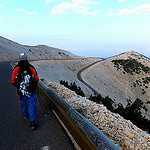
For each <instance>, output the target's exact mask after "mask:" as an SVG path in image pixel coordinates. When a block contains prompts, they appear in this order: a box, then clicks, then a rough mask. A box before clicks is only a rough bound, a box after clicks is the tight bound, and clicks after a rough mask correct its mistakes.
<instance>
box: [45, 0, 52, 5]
mask: <svg viewBox="0 0 150 150" xmlns="http://www.w3.org/2000/svg"><path fill="white" fill-rule="evenodd" d="M52 1H53V0H45V3H46V4H48V3H50V2H52Z"/></svg>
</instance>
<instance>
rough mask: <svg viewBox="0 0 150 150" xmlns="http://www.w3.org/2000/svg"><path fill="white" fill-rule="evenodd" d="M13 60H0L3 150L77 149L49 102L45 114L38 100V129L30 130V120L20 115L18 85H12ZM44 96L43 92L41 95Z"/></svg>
mask: <svg viewBox="0 0 150 150" xmlns="http://www.w3.org/2000/svg"><path fill="white" fill-rule="evenodd" d="M11 74H12V67H11V66H10V62H0V150H42V149H44V147H46V146H47V147H49V149H51V150H55V149H65V150H74V146H73V145H72V143H71V141H70V139H69V138H68V136H67V135H66V132H65V131H64V129H63V128H62V126H61V125H60V124H59V122H58V120H57V118H56V117H55V115H54V114H53V112H52V109H51V108H50V106H49V105H48V103H47V102H46V101H44V100H43V102H44V103H45V112H46V114H47V116H44V114H43V110H42V107H41V105H40V103H39V101H37V115H38V117H39V118H38V119H37V124H38V128H37V130H35V131H31V130H30V129H29V124H30V122H29V120H26V121H25V120H24V119H23V117H22V114H21V108H20V100H19V96H18V95H17V92H16V88H15V87H13V86H12V85H11V82H10V79H11ZM41 97H42V95H41Z"/></svg>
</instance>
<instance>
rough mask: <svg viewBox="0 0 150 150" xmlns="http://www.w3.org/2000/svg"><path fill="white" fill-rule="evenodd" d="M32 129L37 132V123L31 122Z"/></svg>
mask: <svg viewBox="0 0 150 150" xmlns="http://www.w3.org/2000/svg"><path fill="white" fill-rule="evenodd" d="M30 129H31V130H35V129H36V124H35V122H30Z"/></svg>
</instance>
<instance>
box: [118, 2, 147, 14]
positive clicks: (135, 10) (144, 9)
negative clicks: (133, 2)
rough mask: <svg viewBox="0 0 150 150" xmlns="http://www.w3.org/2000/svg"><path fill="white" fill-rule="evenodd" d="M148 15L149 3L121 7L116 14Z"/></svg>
mask: <svg viewBox="0 0 150 150" xmlns="http://www.w3.org/2000/svg"><path fill="white" fill-rule="evenodd" d="M132 14H135V15H150V4H142V5H140V6H138V7H136V8H132V9H122V10H121V11H120V12H119V13H118V15H126V16H128V15H132Z"/></svg>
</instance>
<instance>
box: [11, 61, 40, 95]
mask: <svg viewBox="0 0 150 150" xmlns="http://www.w3.org/2000/svg"><path fill="white" fill-rule="evenodd" d="M24 69H28V70H30V75H31V78H30V86H29V87H28V92H29V93H31V94H33V93H35V92H36V89H37V85H38V82H39V77H38V75H37V72H36V70H35V68H34V66H33V65H31V64H30V63H29V62H28V60H22V61H20V62H19V63H18V65H16V67H15V68H14V70H13V73H12V77H11V83H12V84H13V85H14V86H15V87H17V91H18V94H19V95H22V94H21V92H20V91H19V88H20V82H19V81H18V79H17V76H18V72H19V71H20V70H24Z"/></svg>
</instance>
